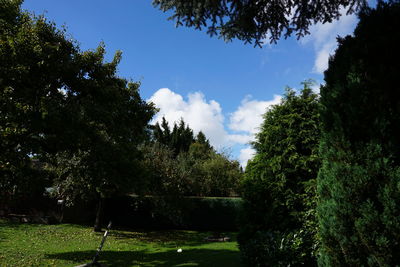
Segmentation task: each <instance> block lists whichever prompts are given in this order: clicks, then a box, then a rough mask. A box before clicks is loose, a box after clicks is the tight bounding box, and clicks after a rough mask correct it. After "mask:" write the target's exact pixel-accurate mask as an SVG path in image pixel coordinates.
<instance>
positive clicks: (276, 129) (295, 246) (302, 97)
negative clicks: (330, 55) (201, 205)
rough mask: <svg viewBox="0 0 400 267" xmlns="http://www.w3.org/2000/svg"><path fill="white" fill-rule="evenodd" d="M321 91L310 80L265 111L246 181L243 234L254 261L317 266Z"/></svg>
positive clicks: (244, 248) (246, 254)
mask: <svg viewBox="0 0 400 267" xmlns="http://www.w3.org/2000/svg"><path fill="white" fill-rule="evenodd" d="M319 138H320V128H319V101H318V95H316V94H315V93H313V92H312V90H311V89H310V84H309V83H308V82H306V83H304V88H303V90H302V91H301V92H300V93H299V94H296V93H295V91H293V90H290V89H289V90H287V93H286V95H285V96H284V98H283V100H282V102H281V103H280V104H279V105H276V106H273V107H272V108H271V109H270V110H268V111H267V112H266V113H265V114H264V122H263V124H262V125H261V129H260V132H259V133H258V134H257V136H256V141H255V142H254V143H253V146H254V148H255V150H256V155H255V157H254V159H252V160H251V161H250V162H249V163H248V165H247V168H246V172H245V177H244V182H243V199H244V209H243V210H244V214H243V219H242V222H241V229H240V234H239V237H238V241H239V248H240V251H241V254H242V258H243V260H244V262H245V263H246V264H247V265H248V266H298V265H305V266H314V265H316V259H315V257H314V254H313V250H314V248H315V246H314V245H315V233H316V221H315V216H314V215H315V203H316V201H315V198H316V192H315V190H316V178H317V172H318V169H319V167H320V160H319V157H318V156H317V154H318V145H319Z"/></svg>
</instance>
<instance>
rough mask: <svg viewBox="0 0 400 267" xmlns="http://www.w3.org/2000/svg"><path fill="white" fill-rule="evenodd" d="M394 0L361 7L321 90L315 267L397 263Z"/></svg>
mask: <svg viewBox="0 0 400 267" xmlns="http://www.w3.org/2000/svg"><path fill="white" fill-rule="evenodd" d="M399 16H400V3H399V2H398V1H392V2H389V3H383V2H379V3H378V5H377V7H376V9H367V10H365V11H364V12H361V13H360V15H359V17H360V22H359V24H358V25H357V27H356V29H355V31H354V36H347V37H345V38H342V39H339V47H338V49H337V51H336V53H335V55H334V56H333V57H332V58H331V60H330V62H329V68H328V70H327V71H326V72H325V80H326V85H325V86H323V87H322V88H321V103H322V112H321V118H322V125H323V135H322V141H321V153H322V154H321V155H322V159H323V163H322V168H321V171H320V173H319V176H318V192H319V195H320V203H319V205H318V218H319V224H320V235H321V242H322V243H321V244H322V245H321V257H320V258H319V263H320V265H321V266H338V265H342V266H343V265H351V266H395V265H396V264H398V263H399V262H400V258H399V254H398V251H399V249H400V245H399V244H400V236H399V233H400V221H399V215H400V213H399V209H398V207H399V205H400V198H399V195H400V191H399V181H400V180H399V179H400V172H399V171H400V168H399V167H400V166H399V164H400V153H399V152H400V139H399V138H398V137H399V136H400V110H399V107H400V100H399V99H400V95H399V88H398V87H399V86H398V72H399V70H400V63H399V62H400V61H399V59H400V54H399V50H398V47H397V45H396V41H395V40H397V39H398V38H399V31H398V29H399V28H400V21H399V19H398V18H399Z"/></svg>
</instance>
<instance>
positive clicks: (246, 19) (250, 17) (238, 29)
mask: <svg viewBox="0 0 400 267" xmlns="http://www.w3.org/2000/svg"><path fill="white" fill-rule="evenodd" d="M365 4H366V1H364V0H350V1H347V0H334V1H328V0H322V1H321V0H311V1H300V0H289V1H272V0H258V1H254V0H213V1H210V0H190V1H188V0H153V5H154V6H156V7H158V8H159V9H161V10H162V11H164V12H166V11H172V12H173V15H172V16H171V17H170V19H171V20H175V21H176V24H177V25H185V26H188V27H194V28H196V29H202V28H206V29H207V33H208V34H210V35H211V36H212V35H219V36H220V37H221V38H223V39H224V40H232V39H234V38H237V39H239V40H242V41H245V42H250V43H251V42H254V43H255V44H256V45H260V44H262V43H263V41H264V40H265V39H269V40H270V41H271V42H276V41H277V40H278V39H279V38H280V37H281V36H282V35H284V36H285V37H288V36H290V35H291V34H292V33H295V34H296V35H297V36H298V37H301V36H303V35H305V34H307V33H308V29H309V27H310V25H312V24H314V23H317V22H322V23H325V22H331V21H332V20H335V19H338V18H339V17H340V16H341V15H342V13H343V12H344V11H345V10H347V13H352V12H354V11H356V10H357V9H359V8H361V7H362V6H364V5H365Z"/></svg>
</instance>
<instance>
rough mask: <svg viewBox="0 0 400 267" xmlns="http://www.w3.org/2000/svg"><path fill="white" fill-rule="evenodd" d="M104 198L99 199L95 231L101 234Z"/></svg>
mask: <svg viewBox="0 0 400 267" xmlns="http://www.w3.org/2000/svg"><path fill="white" fill-rule="evenodd" d="M103 201H104V200H103V198H102V197H99V202H98V204H97V211H96V219H95V221H94V229H93V230H94V231H95V232H101V217H102V215H103Z"/></svg>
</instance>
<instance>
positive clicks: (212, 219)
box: [105, 196, 242, 230]
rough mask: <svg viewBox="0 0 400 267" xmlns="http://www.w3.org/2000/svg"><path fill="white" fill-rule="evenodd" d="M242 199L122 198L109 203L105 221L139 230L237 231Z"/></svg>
mask: <svg viewBox="0 0 400 267" xmlns="http://www.w3.org/2000/svg"><path fill="white" fill-rule="evenodd" d="M241 208H242V199H240V198H200V197H185V198H181V199H165V198H159V197H145V198H139V197H132V196H126V197H120V198H114V199H108V200H106V205H105V220H112V221H113V222H114V224H115V225H118V226H125V227H140V228H152V229H156V228H177V229H193V230H237V217H238V215H239V213H240V209H241Z"/></svg>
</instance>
